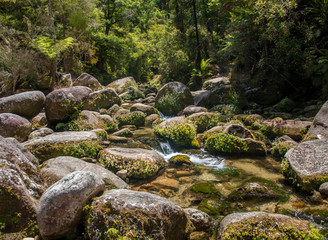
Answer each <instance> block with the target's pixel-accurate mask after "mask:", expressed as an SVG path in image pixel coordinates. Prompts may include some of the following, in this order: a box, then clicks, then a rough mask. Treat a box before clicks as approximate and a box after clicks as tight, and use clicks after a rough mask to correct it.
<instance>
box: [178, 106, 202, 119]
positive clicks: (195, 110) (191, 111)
mask: <svg viewBox="0 0 328 240" xmlns="http://www.w3.org/2000/svg"><path fill="white" fill-rule="evenodd" d="M200 112H208V110H207V109H206V108H204V107H199V106H195V105H190V106H188V107H186V108H185V109H183V110H182V111H181V112H180V113H179V115H185V116H189V115H191V114H194V113H200Z"/></svg>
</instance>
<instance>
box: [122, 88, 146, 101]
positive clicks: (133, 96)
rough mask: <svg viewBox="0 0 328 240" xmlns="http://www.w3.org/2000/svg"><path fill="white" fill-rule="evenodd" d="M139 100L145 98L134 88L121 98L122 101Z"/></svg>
mask: <svg viewBox="0 0 328 240" xmlns="http://www.w3.org/2000/svg"><path fill="white" fill-rule="evenodd" d="M139 98H145V94H143V93H142V92H140V91H139V90H138V89H136V88H133V90H132V91H131V92H129V93H127V94H124V95H123V96H122V99H123V100H134V99H139Z"/></svg>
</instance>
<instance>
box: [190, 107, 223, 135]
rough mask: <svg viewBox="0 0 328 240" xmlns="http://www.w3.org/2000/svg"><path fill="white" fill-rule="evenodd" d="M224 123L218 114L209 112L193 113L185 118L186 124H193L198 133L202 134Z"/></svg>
mask: <svg viewBox="0 0 328 240" xmlns="http://www.w3.org/2000/svg"><path fill="white" fill-rule="evenodd" d="M224 121H225V117H222V116H221V115H220V114H218V113H211V112H200V113H194V114H192V115H190V116H189V117H187V122H189V123H191V124H193V125H194V126H195V127H196V129H197V132H198V133H202V132H204V131H206V130H208V129H210V128H212V127H215V126H217V125H218V123H220V122H224Z"/></svg>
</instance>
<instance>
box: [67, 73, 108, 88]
mask: <svg viewBox="0 0 328 240" xmlns="http://www.w3.org/2000/svg"><path fill="white" fill-rule="evenodd" d="M73 86H85V87H88V88H90V89H92V91H97V90H99V89H102V88H103V87H102V85H101V84H100V82H99V81H98V80H97V79H96V78H95V77H94V76H92V75H90V74H88V73H82V74H81V75H80V76H79V77H78V78H77V79H75V80H74V82H73Z"/></svg>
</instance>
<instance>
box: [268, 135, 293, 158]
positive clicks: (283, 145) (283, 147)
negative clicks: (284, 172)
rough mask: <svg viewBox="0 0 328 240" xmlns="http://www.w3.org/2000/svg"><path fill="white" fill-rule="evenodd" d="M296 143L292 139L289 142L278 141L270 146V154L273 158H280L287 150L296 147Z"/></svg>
mask: <svg viewBox="0 0 328 240" xmlns="http://www.w3.org/2000/svg"><path fill="white" fill-rule="evenodd" d="M297 144H298V143H297V142H295V141H293V140H292V139H291V140H289V141H280V140H279V139H278V140H277V141H275V142H274V143H273V144H272V150H271V154H272V156H274V157H277V158H281V157H283V156H285V154H286V153H287V152H288V150H289V149H291V148H293V147H296V146H297Z"/></svg>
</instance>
